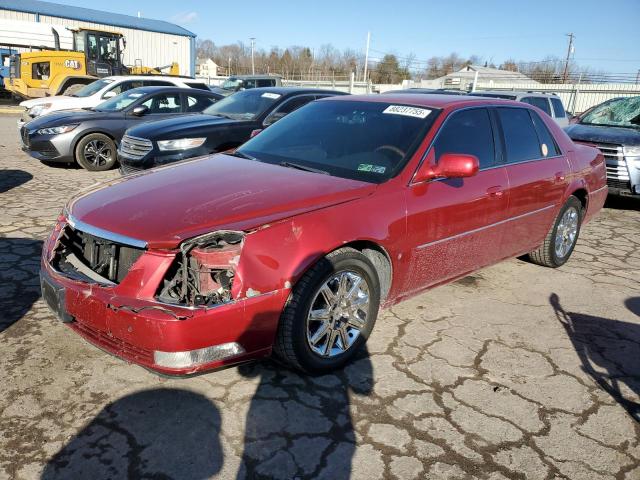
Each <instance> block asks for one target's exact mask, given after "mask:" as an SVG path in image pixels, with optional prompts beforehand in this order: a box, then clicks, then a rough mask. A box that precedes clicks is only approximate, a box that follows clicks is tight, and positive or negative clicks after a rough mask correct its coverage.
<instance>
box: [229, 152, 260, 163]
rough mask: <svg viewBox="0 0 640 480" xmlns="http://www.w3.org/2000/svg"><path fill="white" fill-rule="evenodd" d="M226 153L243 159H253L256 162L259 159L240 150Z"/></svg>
mask: <svg viewBox="0 0 640 480" xmlns="http://www.w3.org/2000/svg"><path fill="white" fill-rule="evenodd" d="M227 155H231V156H232V157H238V158H244V159H245V160H255V161H256V162H259V161H260V160H258V159H257V158H256V157H252V156H251V155H248V154H246V153H244V152H240V151H238V150H236V151H235V152H232V153H227Z"/></svg>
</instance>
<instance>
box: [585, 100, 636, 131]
mask: <svg viewBox="0 0 640 480" xmlns="http://www.w3.org/2000/svg"><path fill="white" fill-rule="evenodd" d="M580 123H582V124H586V125H606V126H610V127H627V128H636V129H640V97H628V98H617V99H615V100H611V101H609V102H606V103H603V104H601V105H598V106H597V107H594V108H593V110H591V111H590V112H589V113H587V114H586V115H585V116H584V117H582V119H581V120H580Z"/></svg>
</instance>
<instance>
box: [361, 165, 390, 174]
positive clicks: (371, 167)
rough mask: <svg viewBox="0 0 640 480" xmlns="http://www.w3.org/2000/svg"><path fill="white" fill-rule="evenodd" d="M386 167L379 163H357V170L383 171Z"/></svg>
mask: <svg viewBox="0 0 640 480" xmlns="http://www.w3.org/2000/svg"><path fill="white" fill-rule="evenodd" d="M386 170H387V167H383V166H381V165H371V164H370V163H361V164H360V165H358V171H359V172H371V173H384V172H385V171H386Z"/></svg>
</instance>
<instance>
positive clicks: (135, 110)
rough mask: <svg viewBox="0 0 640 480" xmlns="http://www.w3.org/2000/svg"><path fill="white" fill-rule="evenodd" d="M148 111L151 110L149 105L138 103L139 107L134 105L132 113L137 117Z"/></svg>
mask: <svg viewBox="0 0 640 480" xmlns="http://www.w3.org/2000/svg"><path fill="white" fill-rule="evenodd" d="M148 111H149V107H147V106H145V105H138V106H137V107H133V110H131V115H135V116H136V117H141V116H142V115H144V114H145V113H147V112H148Z"/></svg>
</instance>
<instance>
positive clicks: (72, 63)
mask: <svg viewBox="0 0 640 480" xmlns="http://www.w3.org/2000/svg"><path fill="white" fill-rule="evenodd" d="M64 66H65V67H66V68H72V69H74V70H80V69H81V68H82V64H81V63H80V62H79V61H78V60H65V61H64Z"/></svg>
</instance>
